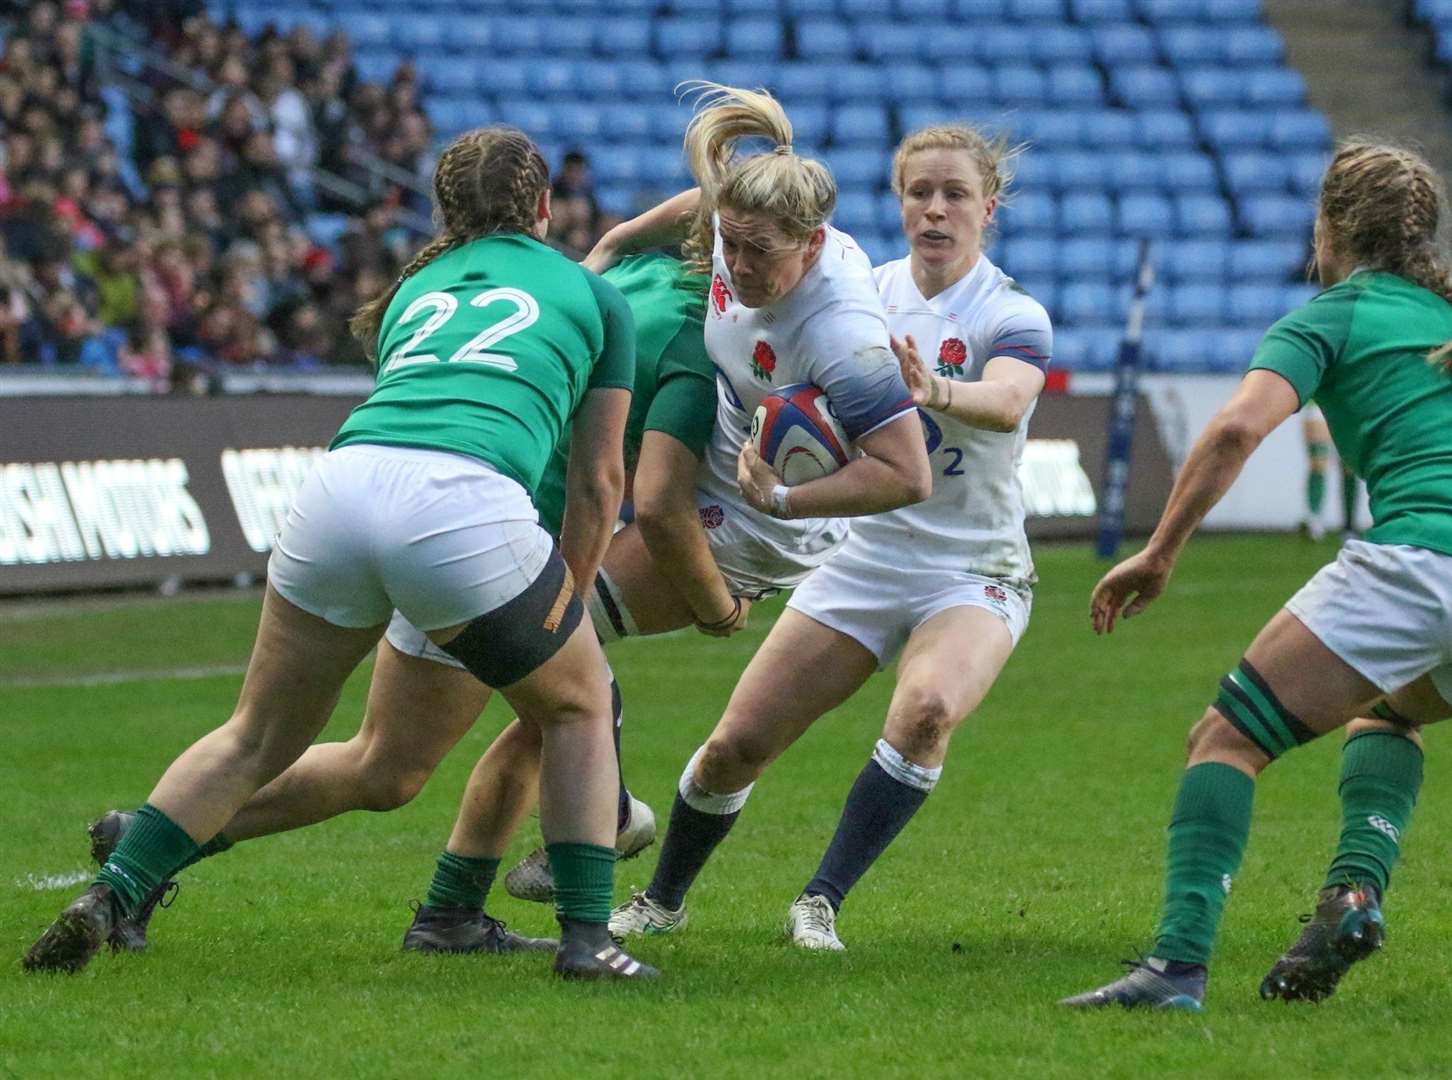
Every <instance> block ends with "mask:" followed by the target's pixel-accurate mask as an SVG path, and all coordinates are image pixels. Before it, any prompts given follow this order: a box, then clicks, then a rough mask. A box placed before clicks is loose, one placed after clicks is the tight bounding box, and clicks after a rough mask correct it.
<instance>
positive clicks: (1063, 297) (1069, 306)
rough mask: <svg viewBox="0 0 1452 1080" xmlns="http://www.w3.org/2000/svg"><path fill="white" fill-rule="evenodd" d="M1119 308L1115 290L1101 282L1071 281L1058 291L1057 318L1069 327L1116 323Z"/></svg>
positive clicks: (1120, 313) (1120, 304) (1119, 304)
mask: <svg viewBox="0 0 1452 1080" xmlns="http://www.w3.org/2000/svg"><path fill="white" fill-rule="evenodd" d="M1121 307H1122V302H1121V301H1120V299H1119V297H1118V295H1117V290H1116V289H1114V288H1113V286H1110V285H1108V284H1106V283H1104V282H1102V281H1071V282H1068V283H1066V284H1065V285H1064V287H1063V288H1061V289H1060V290H1059V310H1058V316H1059V318H1060V319H1062V320H1063V321H1064V322H1066V323H1069V324H1071V325H1072V324H1091V325H1102V324H1104V323H1113V322H1117V321H1118V320H1119V319H1120V318H1121V317H1122V315H1123V312H1122V310H1121Z"/></svg>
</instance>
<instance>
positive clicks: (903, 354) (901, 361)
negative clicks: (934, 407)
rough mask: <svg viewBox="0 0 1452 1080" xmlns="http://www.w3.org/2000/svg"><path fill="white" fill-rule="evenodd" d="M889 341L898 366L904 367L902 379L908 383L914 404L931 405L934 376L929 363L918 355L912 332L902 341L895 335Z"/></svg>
mask: <svg viewBox="0 0 1452 1080" xmlns="http://www.w3.org/2000/svg"><path fill="white" fill-rule="evenodd" d="M889 341H891V343H892V352H893V355H894V356H896V357H897V363H898V366H899V367H900V368H902V381H903V382H905V383H907V388H908V390H909V392H911V394H912V396H913V404H914V405H929V403H930V402H931V401H932V400H933V397H934V389H935V388H934V386H933V376H932V373H931V372H930V371H928V365H926V364H924V363H923V358H922V357H921V356H919V355H918V343H917V342H916V341H914V340H913V336H912V335H911V334H908V335H907V338H906V339H905V340H901V341H900V340H898V339H897V338H895V337H894V338H889Z"/></svg>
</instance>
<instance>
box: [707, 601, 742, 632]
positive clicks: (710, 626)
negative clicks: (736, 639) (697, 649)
mask: <svg viewBox="0 0 1452 1080" xmlns="http://www.w3.org/2000/svg"><path fill="white" fill-rule="evenodd" d="M739 618H741V597H739V596H733V597H732V598H731V614H730V615H727V616H726V617H725V618H724V619H717V620H716V621H715V622H711V623H705V622H702V621H701V620H700V619H697V620H696V625H697V626H698V627H700V628H701V629H702V630H724V629H726V627H728V626H730V625H731V624H732V623H734V622H735V621H736V620H737V619H739Z"/></svg>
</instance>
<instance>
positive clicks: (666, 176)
mask: <svg viewBox="0 0 1452 1080" xmlns="http://www.w3.org/2000/svg"><path fill="white" fill-rule="evenodd" d="M640 175H641V176H642V177H643V178H644V179H645V180H646V186H655V187H657V188H658V189H661V190H667V191H670V192H671V193H672V194H674V193H675V192H676V191H679V190H681V189H682V188H684V187H685V186H686V184H687V183H688V182H689V180H690V172H689V170H687V168H686V160H685V157H684V155H683V154H682V151H681V145H680V143H676V144H675V145H674V146H668V145H655V146H646V147H642V148H641V150H640Z"/></svg>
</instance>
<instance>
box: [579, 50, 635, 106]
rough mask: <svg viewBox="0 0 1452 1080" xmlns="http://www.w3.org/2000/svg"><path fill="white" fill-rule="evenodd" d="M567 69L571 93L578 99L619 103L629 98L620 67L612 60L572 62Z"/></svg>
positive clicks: (623, 74)
mask: <svg viewBox="0 0 1452 1080" xmlns="http://www.w3.org/2000/svg"><path fill="white" fill-rule="evenodd" d="M569 67H570V68H571V70H572V74H573V80H574V90H573V92H574V93H575V94H576V95H578V96H579V97H582V98H587V99H595V100H598V101H619V100H620V99H621V98H623V97H627V96H629V95H628V93H627V91H626V89H625V86H626V83H625V73H624V71H622V65H620V64H619V63H617V62H616V61H614V60H574V61H570V62H569ZM642 115H643V114H642Z"/></svg>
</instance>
